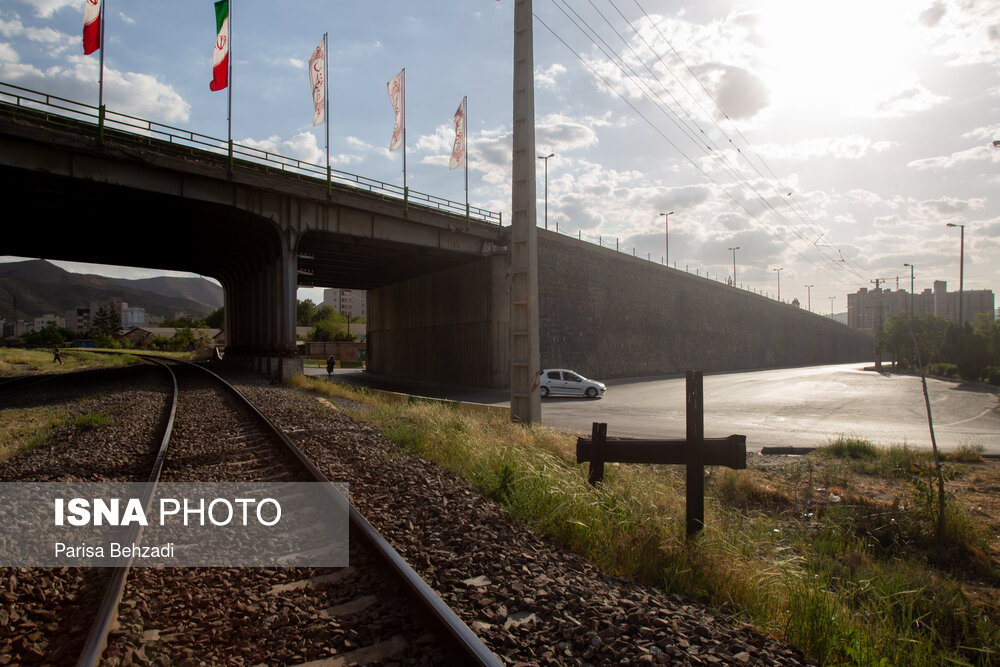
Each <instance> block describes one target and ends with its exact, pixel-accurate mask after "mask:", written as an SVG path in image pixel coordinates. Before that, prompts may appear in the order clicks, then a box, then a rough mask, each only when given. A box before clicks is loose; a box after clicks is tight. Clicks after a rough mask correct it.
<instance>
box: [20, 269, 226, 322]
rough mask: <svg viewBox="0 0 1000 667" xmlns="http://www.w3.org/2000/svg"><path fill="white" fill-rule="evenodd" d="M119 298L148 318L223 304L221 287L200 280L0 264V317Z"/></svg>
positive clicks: (57, 311) (198, 312)
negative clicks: (132, 277)
mask: <svg viewBox="0 0 1000 667" xmlns="http://www.w3.org/2000/svg"><path fill="white" fill-rule="evenodd" d="M114 297H118V298H120V299H121V300H122V301H125V302H126V303H128V305H129V306H131V307H142V308H145V309H146V314H147V315H155V316H160V317H165V318H173V317H176V316H178V315H180V314H184V315H188V316H193V317H202V316H204V315H208V314H209V313H211V312H212V311H213V310H215V309H216V308H219V307H220V306H222V301H223V296H222V288H221V287H219V286H218V285H216V284H215V283H213V282H212V281H210V280H206V279H204V278H172V277H160V278H144V279H140V280H128V279H125V278H108V277H105V276H98V275H93V274H83V273H71V272H69V271H66V270H65V269H62V268H60V267H58V266H56V265H55V264H53V263H51V262H49V261H46V260H44V259H35V260H27V261H23V262H5V263H0V317H4V318H7V319H8V320H9V319H11V318H12V317H13V315H14V301H15V300H16V301H17V318H18V319H29V318H35V317H41V316H42V315H47V314H53V315H65V313H66V311H68V310H70V309H72V308H77V307H81V306H87V305H88V304H90V302H91V301H106V300H108V299H111V298H114Z"/></svg>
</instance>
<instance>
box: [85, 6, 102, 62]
mask: <svg viewBox="0 0 1000 667" xmlns="http://www.w3.org/2000/svg"><path fill="white" fill-rule="evenodd" d="M99 48H101V0H87V5H86V6H85V7H84V10H83V55H87V54H89V53H93V52H94V51H96V50H97V49H99Z"/></svg>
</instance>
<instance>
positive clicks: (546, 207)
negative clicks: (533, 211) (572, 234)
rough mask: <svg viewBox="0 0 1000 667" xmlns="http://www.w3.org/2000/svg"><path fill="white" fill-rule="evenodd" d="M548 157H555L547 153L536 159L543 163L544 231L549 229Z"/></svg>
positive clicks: (553, 154)
mask: <svg viewBox="0 0 1000 667" xmlns="http://www.w3.org/2000/svg"><path fill="white" fill-rule="evenodd" d="M550 157H555V153H549V154H548V155H539V156H538V159H539V160H541V161H542V162H544V163H545V229H548V228H549V158H550ZM556 231H558V230H556Z"/></svg>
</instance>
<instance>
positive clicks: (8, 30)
mask: <svg viewBox="0 0 1000 667" xmlns="http://www.w3.org/2000/svg"><path fill="white" fill-rule="evenodd" d="M0 35H3V36H4V37H7V38H11V37H24V38H25V39H27V40H29V41H32V42H38V43H39V44H44V45H53V44H65V43H67V42H68V41H69V39H70V38H69V36H68V35H67V34H66V33H64V32H60V31H58V30H55V29H53V28H48V27H45V28H35V27H30V26H29V27H25V25H24V24H23V23H21V19H20V18H18V17H17V16H14V18H12V19H11V20H9V21H8V20H4V19H0Z"/></svg>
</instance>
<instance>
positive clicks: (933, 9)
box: [920, 2, 947, 28]
mask: <svg viewBox="0 0 1000 667" xmlns="http://www.w3.org/2000/svg"><path fill="white" fill-rule="evenodd" d="M946 11H947V9H946V8H945V5H944V3H943V2H935V3H934V4H933V5H931V6H930V7H928V8H927V9H925V10H924V11H922V12H920V22H921V23H922V24H924V25H925V26H926V27H928V28H933V27H935V26H936V25H937V24H938V23H939V22H940V21H941V17H943V16H944V14H945V12H946Z"/></svg>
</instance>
